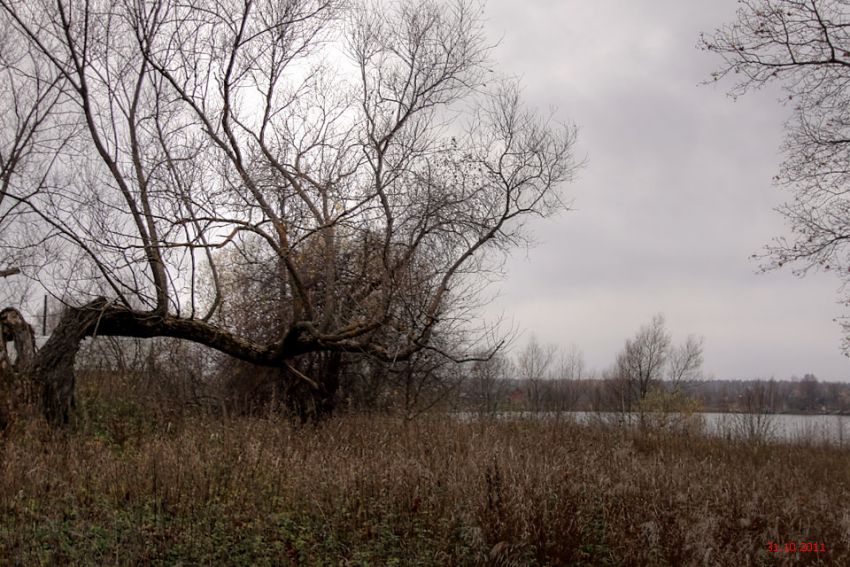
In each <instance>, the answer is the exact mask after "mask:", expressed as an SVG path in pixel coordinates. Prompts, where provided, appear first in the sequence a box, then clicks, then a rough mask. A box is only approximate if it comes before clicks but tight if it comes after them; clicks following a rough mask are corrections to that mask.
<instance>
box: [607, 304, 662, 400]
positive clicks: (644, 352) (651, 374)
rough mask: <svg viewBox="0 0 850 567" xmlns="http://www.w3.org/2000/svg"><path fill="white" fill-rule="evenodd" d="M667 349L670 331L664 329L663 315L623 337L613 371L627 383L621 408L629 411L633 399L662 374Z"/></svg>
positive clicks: (657, 380) (654, 383)
mask: <svg viewBox="0 0 850 567" xmlns="http://www.w3.org/2000/svg"><path fill="white" fill-rule="evenodd" d="M669 353H670V335H669V334H668V333H667V331H666V330H665V329H664V316H663V315H656V316H654V317H653V318H652V322H651V323H649V324H648V325H644V326H643V327H641V328H640V330H639V331H638V332H637V334H635V336H634V338H632V339H627V340H626V345H625V347H623V351H622V352H621V353H620V354H619V355H618V356H617V372H618V375H619V377H620V379H621V380H623V381H624V382H625V384H626V385H627V392H626V394H625V395H626V398H625V400H624V409H625V410H626V411H630V410H631V407H632V404H633V403H634V402H636V401H637V402H639V401H641V400H643V399H644V398H646V395H647V394H648V393H649V390H650V388H651V387H653V386H654V385H656V384H657V383H659V382H660V381H661V380H662V378H663V376H664V366H665V364H666V363H667V359H668V356H669Z"/></svg>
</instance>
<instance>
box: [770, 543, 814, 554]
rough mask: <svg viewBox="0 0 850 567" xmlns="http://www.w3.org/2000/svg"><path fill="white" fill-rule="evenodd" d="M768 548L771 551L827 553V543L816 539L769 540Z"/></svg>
mask: <svg viewBox="0 0 850 567" xmlns="http://www.w3.org/2000/svg"><path fill="white" fill-rule="evenodd" d="M767 550H768V551H770V552H771V553H826V544H825V543H820V542H815V541H786V542H784V543H777V542H775V541H769V542H767Z"/></svg>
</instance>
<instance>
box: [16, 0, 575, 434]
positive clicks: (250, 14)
mask: <svg viewBox="0 0 850 567" xmlns="http://www.w3.org/2000/svg"><path fill="white" fill-rule="evenodd" d="M0 28H2V29H4V30H6V31H7V32H8V33H9V34H10V35H9V37H10V38H11V41H13V42H14V43H15V44H17V45H21V46H23V49H24V50H25V52H26V53H27V56H28V57H29V63H28V65H30V66H31V67H32V69H33V72H28V73H21V81H22V83H21V84H22V85H23V86H22V87H21V88H24V89H29V90H30V91H33V90H35V86H34V85H33V84H30V83H29V82H27V80H26V79H28V78H30V77H33V76H44V77H47V78H48V79H50V81H48V83H47V84H48V85H53V86H51V87H50V90H49V93H50V94H51V96H48V97H47V101H48V102H49V112H45V113H40V114H38V116H42V114H43V115H44V118H43V119H42V120H41V123H43V124H46V125H48V126H49V128H50V129H53V130H55V131H56V132H58V134H57V135H55V136H53V135H52V134H51V135H46V134H45V135H40V131H39V130H38V129H36V131H35V132H34V134H33V137H34V138H35V139H38V140H43V139H48V140H50V139H54V138H55V139H60V140H62V142H61V143H53V144H46V145H44V146H43V148H44V150H43V152H42V153H43V154H44V159H43V160H42V162H41V164H40V165H41V168H42V170H43V171H45V172H49V175H48V174H47V173H45V174H44V175H42V176H40V177H34V176H32V175H25V174H24V173H20V175H18V177H17V178H15V179H17V181H16V182H15V183H16V185H15V191H16V193H15V195H16V197H15V203H16V206H19V207H22V210H25V212H26V214H25V215H24V216H22V217H21V218H20V219H19V220H20V221H21V222H24V221H26V222H27V223H29V224H30V225H31V227H35V228H34V229H33V228H30V229H29V230H27V231H23V230H20V229H19V230H17V231H16V232H15V234H16V235H17V238H18V239H19V240H20V242H19V245H20V246H21V247H25V248H27V247H28V248H27V249H29V250H38V251H39V252H40V254H41V255H42V256H45V257H46V256H48V255H50V254H51V253H53V256H52V257H51V259H52V260H53V261H52V262H50V263H49V264H46V265H49V270H45V271H42V272H40V273H39V274H37V275H38V277H40V278H41V281H42V282H43V283H44V284H45V285H47V286H48V287H49V286H51V285H55V282H57V281H62V282H63V285H64V286H65V287H66V288H67V293H65V294H57V295H63V296H76V297H77V298H79V299H80V300H82V299H84V298H87V299H88V302H86V303H84V304H82V305H79V304H78V305H77V306H75V307H73V308H72V309H70V310H69V311H68V312H67V314H66V316H65V317H64V319H63V321H62V322H61V323H60V324H59V325H58V327H57V329H56V331H55V332H54V333H53V335H52V336H51V339H50V341H49V342H48V343H47V344H46V345H45V346H44V347H43V348H42V349H41V350H40V351H39V355H38V360H37V361H36V371H37V375H38V376H39V379H40V380H41V381H42V382H43V383H44V385H45V391H46V399H50V400H53V402H52V404H51V405H49V407H48V408H47V412H48V415H49V416H50V417H51V418H52V419H54V420H61V419H63V418H64V416H66V415H67V407H68V399H69V397H68V396H69V390H70V389H71V386H72V384H73V377H72V365H73V358H74V353H75V352H76V349H77V345H78V343H79V341H80V340H81V339H83V338H84V337H86V336H90V335H92V334H94V333H98V334H100V335H124V336H135V337H154V336H167V337H175V338H182V339H187V340H190V341H194V342H197V343H201V344H203V345H206V346H208V347H211V348H214V349H217V350H219V351H221V352H223V353H226V354H228V355H231V356H234V357H236V358H239V359H241V360H245V361H248V362H251V363H255V364H260V365H266V366H275V367H280V366H282V365H284V364H285V363H286V362H287V361H291V360H293V359H296V358H297V357H299V356H303V355H307V354H309V353H317V352H336V353H361V354H366V355H368V356H371V357H374V358H376V359H379V360H384V361H401V360H406V359H409V358H411V357H413V356H414V355H416V353H418V352H420V351H422V350H423V349H430V350H431V351H438V352H439V353H440V354H441V355H443V356H446V357H450V358H452V359H455V360H462V359H465V358H467V357H468V356H469V353H470V352H471V351H470V350H467V349H468V347H469V346H470V345H469V344H467V343H462V344H459V345H455V344H441V345H437V344H436V343H435V342H434V341H433V336H434V333H435V331H436V330H438V329H440V330H442V332H446V333H454V332H456V331H458V330H459V329H461V328H466V329H468V328H469V327H470V326H471V321H472V317H471V313H473V311H471V309H472V308H473V307H474V297H475V296H476V295H475V292H476V291H477V290H478V288H479V287H480V285H481V282H482V278H480V277H479V275H480V274H481V273H482V271H486V270H488V269H490V268H491V267H492V265H493V264H492V262H494V261H495V262H498V261H499V255H500V254H501V253H503V252H504V251H506V250H509V249H510V248H511V247H513V246H515V245H516V244H518V243H520V242H522V241H524V233H523V224H524V221H525V219H527V218H529V217H534V216H546V215H549V214H552V213H554V212H556V211H558V210H560V209H562V208H563V207H564V203H563V201H562V199H561V197H560V195H559V191H558V189H559V187H560V186H561V185H562V183H563V182H565V181H568V180H569V179H570V178H571V176H572V174H573V172H574V169H575V167H576V163H575V162H574V161H573V159H572V149H573V143H574V139H575V138H574V129H573V128H572V127H569V126H561V125H558V124H556V123H554V122H553V121H552V120H551V119H542V118H539V117H538V116H536V115H534V114H532V113H530V112H528V111H526V110H524V109H523V106H522V104H521V102H520V97H519V88H518V86H517V85H515V84H513V83H511V82H509V81H505V80H501V79H500V78H498V77H497V76H496V75H495V74H494V73H492V72H491V67H490V63H489V60H488V48H487V44H486V42H485V40H484V38H483V36H482V32H481V20H480V9H479V7H478V6H477V5H476V4H473V3H471V2H468V1H467V0H457V1H455V2H449V3H445V4H444V3H437V2H432V1H429V0H420V1H418V2H416V3H413V4H408V3H398V4H392V5H389V6H387V5H383V4H381V5H377V4H371V3H362V4H361V3H358V2H354V3H343V2H338V1H336V0H285V1H283V2H279V1H271V0H255V1H252V0H247V1H236V0H225V1H216V2H212V1H210V0H188V1H186V2H173V1H171V0H149V1H146V2H133V3H124V2H105V1H93V2H85V3H80V2H71V1H70V0H58V1H57V2H51V3H36V4H32V3H28V2H22V1H18V0H0ZM4 68H6V69H12V70H14V67H13V66H11V65H9V64H8V63H4ZM45 80H47V79H45ZM16 85H17V83H16ZM12 88H16V87H15V86H14V85H13V87H12ZM53 93H55V95H54V94H53ZM39 108H41V107H39ZM45 128H46V126H45V127H42V130H44V129H45ZM53 130H51V131H53ZM4 135H6V134H5V133H4ZM39 147H42V146H39ZM14 170H15V171H16V172H17V171H19V170H18V169H17V166H16V167H15V168H14ZM24 171H26V170H24ZM43 179H47V181H43ZM18 226H20V225H18ZM247 235H251V237H252V238H253V240H255V241H256V243H258V246H260V247H261V248H262V250H263V253H262V254H256V255H255V258H260V259H263V261H269V262H271V264H270V265H272V266H274V268H275V270H276V273H277V281H276V287H277V289H278V290H279V294H280V297H281V298H282V301H280V302H279V303H278V305H279V308H278V309H277V311H276V312H274V313H269V314H268V317H269V318H271V319H274V320H276V321H277V322H278V324H277V326H276V332H274V333H273V334H272V335H270V336H268V337H252V336H250V334H246V333H244V332H242V331H243V330H244V326H240V325H239V322H238V321H234V320H231V319H228V318H227V317H219V318H216V315H217V314H219V313H221V311H220V310H221V309H222V305H226V304H227V301H228V296H227V289H226V286H225V285H223V282H222V281H221V278H220V277H219V274H220V268H221V265H220V261H221V259H222V258H223V256H221V255H220V254H218V253H217V252H220V251H223V250H229V249H240V248H243V249H244V247H245V246H244V244H243V243H244V242H246V240H245V239H246V237H247ZM59 252H61V254H60V253H59ZM203 278H208V279H209V280H210V281H211V282H212V286H213V292H212V293H210V294H206V300H202V297H201V295H202V294H200V292H199V289H200V287H201V279H203ZM414 288H415V289H417V290H418V292H419V293H417V294H410V293H404V292H403V290H409V289H414ZM468 298H473V303H470V302H469V301H466V299H468ZM476 348H477V347H476ZM307 378H309V377H307Z"/></svg>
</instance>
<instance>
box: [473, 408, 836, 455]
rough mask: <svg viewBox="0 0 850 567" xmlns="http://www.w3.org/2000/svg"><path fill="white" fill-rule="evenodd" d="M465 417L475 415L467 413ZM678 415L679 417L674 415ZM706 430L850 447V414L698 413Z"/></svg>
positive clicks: (593, 418)
mask: <svg viewBox="0 0 850 567" xmlns="http://www.w3.org/2000/svg"><path fill="white" fill-rule="evenodd" d="M461 417H462V418H464V419H470V418H471V419H474V418H475V414H473V413H468V412H463V413H462V414H461ZM498 417H499V418H500V419H573V420H575V421H577V422H578V423H595V422H600V421H601V422H603V423H611V424H616V423H623V422H631V423H637V422H638V419H639V417H638V415H637V414H626V415H625V417H624V415H623V414H620V413H616V412H585V411H576V412H563V413H556V412H540V413H532V412H501V413H499V414H498ZM673 417H674V418H675V417H676V416H673ZM693 417H696V418H697V419H698V420H700V421H701V423H702V427H703V429H704V431H706V432H707V433H709V434H711V435H717V436H721V437H726V438H728V439H764V440H777V441H779V440H784V441H795V442H802V443H813V444H817V443H828V444H834V445H839V446H842V447H843V446H848V447H850V415H796V414H747V413H711V412H705V413H698V414H694V415H693Z"/></svg>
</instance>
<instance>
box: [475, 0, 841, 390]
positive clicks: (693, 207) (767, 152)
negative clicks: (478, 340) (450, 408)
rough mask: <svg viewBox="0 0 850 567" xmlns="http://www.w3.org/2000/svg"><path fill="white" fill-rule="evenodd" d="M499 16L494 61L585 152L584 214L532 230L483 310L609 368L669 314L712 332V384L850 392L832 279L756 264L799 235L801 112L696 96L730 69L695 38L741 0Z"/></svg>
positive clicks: (620, 4)
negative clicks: (787, 211)
mask: <svg viewBox="0 0 850 567" xmlns="http://www.w3.org/2000/svg"><path fill="white" fill-rule="evenodd" d="M487 14H488V26H489V33H490V34H492V36H493V37H494V38H501V41H500V44H499V46H498V48H497V49H496V50H495V53H494V55H495V59H496V61H497V62H498V63H499V66H500V67H501V68H502V69H503V70H504V71H505V72H506V73H508V74H512V75H517V76H520V77H521V78H522V82H523V84H524V86H525V91H524V93H525V95H526V98H527V102H528V103H529V104H531V105H532V106H535V107H538V108H540V109H543V110H546V109H548V108H549V107H556V108H557V109H558V116H559V117H561V118H563V119H565V120H569V121H571V122H574V123H575V124H576V125H577V126H578V127H579V144H578V154H579V156H580V157H587V165H586V166H585V168H584V169H583V170H582V171H581V172H580V174H579V177H578V179H577V180H576V181H575V182H574V183H572V184H571V185H570V186H569V187H567V195H568V196H569V197H570V198H572V199H573V208H574V210H573V211H571V212H568V213H564V214H561V215H559V216H557V217H555V218H553V219H551V220H546V221H542V222H537V223H536V224H535V225H534V234H535V236H536V239H537V240H538V245H537V246H535V247H534V248H531V249H530V250H528V252H527V253H526V251H525V250H522V251H520V252H517V253H515V254H514V255H513V257H512V258H511V259H510V260H509V262H508V264H507V271H508V277H507V280H506V281H505V282H504V283H503V284H502V285H501V288H500V289H501V291H500V293H501V296H500V298H498V299H497V300H496V301H495V302H494V303H493V304H492V305H491V306H490V308H489V313H490V315H492V314H494V313H502V312H504V314H505V316H506V317H507V318H508V319H510V320H512V321H513V322H514V324H516V325H517V326H518V327H520V328H521V329H522V330H523V331H524V335H523V336H522V337H521V338H520V339H519V342H518V346H520V347H521V346H522V344H523V343H524V341H525V340H526V339H527V338H528V336H530V334H531V333H532V332H534V333H535V334H536V335H537V338H538V339H539V340H541V341H542V342H551V343H557V344H560V345H569V344H570V343H575V344H576V345H578V347H580V348H581V349H582V351H583V352H584V355H585V359H586V362H587V364H588V366H589V367H591V368H596V369H599V370H601V369H604V368H605V367H608V366H609V365H611V363H612V362H613V360H614V357H615V356H616V354H617V352H618V350H619V349H621V348H622V345H623V342H624V340H625V339H626V338H627V337H629V336H631V335H632V334H634V332H635V331H636V330H637V329H638V328H639V327H640V326H641V325H642V324H644V323H647V322H648V321H649V320H650V319H651V318H652V316H653V314H655V313H663V314H664V315H665V316H666V318H667V326H668V329H669V330H670V331H671V332H672V334H673V336H674V341H676V342H679V341H681V340H683V339H684V338H685V337H686V336H687V335H688V334H690V333H693V334H697V335H702V336H703V337H704V338H705V371H706V373H707V374H709V375H713V376H714V377H716V378H770V377H775V378H777V379H785V378H790V377H791V376H792V375H797V376H802V375H803V374H804V373H807V372H812V373H814V374H815V375H817V376H818V377H819V378H820V379H822V380H850V359H848V358H846V357H844V356H843V355H842V354H841V351H840V341H841V329H840V327H839V325H838V324H837V323H835V322H834V318H835V317H837V316H839V315H841V314H842V310H841V307H840V306H839V305H838V304H837V298H838V295H837V291H838V285H839V284H838V280H837V279H835V278H833V277H831V276H830V275H829V274H811V275H809V276H807V277H806V278H803V279H800V278H797V277H795V276H793V275H792V274H791V272H790V271H779V272H772V273H769V274H757V271H758V263H757V262H756V261H753V260H751V259H750V256H751V255H752V254H753V253H757V252H759V251H760V249H761V248H762V247H763V246H764V244H765V243H767V242H768V241H769V240H770V238H771V237H773V236H777V235H781V234H783V233H786V232H787V228H786V226H785V223H784V221H783V219H782V218H781V217H780V216H779V215H778V214H777V213H775V212H774V211H773V209H774V207H776V206H777V205H779V204H780V203H781V202H782V201H783V200H785V199H786V198H787V197H788V194H787V193H784V192H783V191H782V190H780V189H778V188H776V187H775V186H773V185H772V182H771V179H772V177H773V176H774V175H775V174H776V173H777V171H778V167H779V163H780V161H781V159H782V156H781V153H780V145H781V142H782V125H783V122H784V121H785V119H786V118H787V116H788V113H789V109H788V108H785V107H783V106H782V105H781V104H780V103H779V102H778V98H779V92H778V91H775V90H774V91H762V92H756V93H751V94H749V95H747V96H745V97H743V98H741V99H739V100H737V101H733V100H732V99H731V98H729V97H728V96H726V90H727V89H728V87H729V86H730V85H729V84H728V83H727V84H720V85H703V84H701V83H702V82H703V81H705V80H707V79H708V78H709V77H710V73H711V71H713V70H716V68H717V67H718V64H719V61H718V59H716V57H715V56H713V55H712V54H709V53H706V52H702V51H700V50H699V49H697V47H696V46H697V42H698V39H699V33H700V32H701V31H705V32H710V31H712V30H714V29H715V28H716V27H717V26H719V25H720V24H722V23H724V22H728V21H732V20H733V19H734V16H735V2H734V0H713V1H712V2H682V1H681V0H644V1H641V2H635V1H633V0H593V1H591V0H526V1H525V2H523V3H519V2H515V1H514V0H490V2H489V4H488V6H487ZM514 348H517V346H515V347H514Z"/></svg>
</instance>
